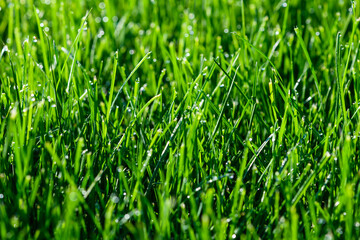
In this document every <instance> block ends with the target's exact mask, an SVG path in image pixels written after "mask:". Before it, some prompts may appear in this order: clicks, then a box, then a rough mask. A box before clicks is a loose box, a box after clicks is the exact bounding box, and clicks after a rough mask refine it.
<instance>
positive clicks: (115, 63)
mask: <svg viewBox="0 0 360 240" xmlns="http://www.w3.org/2000/svg"><path fill="white" fill-rule="evenodd" d="M117 59H118V52H117V51H116V52H115V56H114V66H113V74H112V79H111V87H110V96H109V101H108V109H107V113H106V121H107V122H109V117H110V111H111V102H112V97H113V94H114V86H115V79H116V69H117Z"/></svg>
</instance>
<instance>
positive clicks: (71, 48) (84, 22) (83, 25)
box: [59, 9, 91, 79]
mask: <svg viewBox="0 0 360 240" xmlns="http://www.w3.org/2000/svg"><path fill="white" fill-rule="evenodd" d="M90 12H91V9H90V10H89V11H87V13H86V15H85V17H83V20H82V22H81V27H80V31H78V34H77V35H76V37H75V40H74V42H73V43H72V44H71V47H70V50H69V54H68V55H67V56H66V58H65V61H64V65H63V67H62V68H61V72H60V74H59V79H60V78H61V76H62V73H63V71H64V69H65V66H66V63H67V60H68V59H69V57H70V54H71V51H72V50H73V49H74V46H76V45H77V43H78V42H79V41H80V36H81V35H82V32H83V31H84V28H85V25H86V20H87V18H88V17H89V14H90ZM74 58H76V55H74Z"/></svg>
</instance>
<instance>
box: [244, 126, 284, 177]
mask: <svg viewBox="0 0 360 240" xmlns="http://www.w3.org/2000/svg"><path fill="white" fill-rule="evenodd" d="M277 130H278V129H276V131H277ZM276 131H275V132H276ZM274 134H275V133H272V134H270V135H269V137H268V138H266V140H265V141H264V142H263V143H262V144H261V146H260V147H259V148H258V150H257V151H256V152H255V154H254V156H252V158H251V159H250V163H249V166H248V167H247V170H246V172H245V174H244V177H243V178H245V177H246V175H247V174H248V172H250V170H251V167H252V165H253V164H254V162H255V160H256V159H257V157H258V156H259V155H260V153H261V152H262V150H263V149H264V148H265V146H266V144H267V143H268V142H269V141H270V140H271V139H272V137H273V135H274Z"/></svg>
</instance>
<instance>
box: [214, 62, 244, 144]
mask: <svg viewBox="0 0 360 240" xmlns="http://www.w3.org/2000/svg"><path fill="white" fill-rule="evenodd" d="M214 61H215V63H216V64H217V65H218V66H220V64H219V63H218V62H217V61H216V60H215V59H214ZM238 69H239V66H238V67H237V68H236V71H235V74H234V77H233V78H232V80H231V84H230V87H229V89H228V92H227V94H226V97H225V99H224V101H223V103H222V106H221V110H220V114H219V116H218V119H217V121H216V125H215V127H214V130H213V132H212V134H211V137H210V140H209V141H210V144H212V142H213V140H214V136H215V134H216V131H217V129H218V127H219V125H220V122H221V119H222V116H223V114H224V110H225V106H226V103H227V102H228V99H229V97H230V93H231V91H232V89H233V86H234V81H235V78H236V73H237V71H238ZM222 70H223V69H222Z"/></svg>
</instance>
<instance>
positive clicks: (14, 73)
mask: <svg viewBox="0 0 360 240" xmlns="http://www.w3.org/2000/svg"><path fill="white" fill-rule="evenodd" d="M8 55H9V61H10V66H11V71H12V74H13V78H14V81H15V84H16V98H17V100H18V106H19V114H20V123H22V122H23V115H22V108H21V101H20V94H19V91H20V89H19V82H18V78H17V75H16V72H15V69H14V64H13V62H12V60H11V56H10V52H8Z"/></svg>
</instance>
